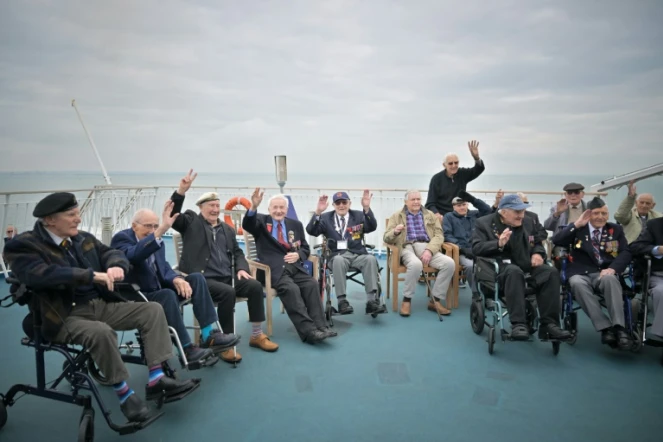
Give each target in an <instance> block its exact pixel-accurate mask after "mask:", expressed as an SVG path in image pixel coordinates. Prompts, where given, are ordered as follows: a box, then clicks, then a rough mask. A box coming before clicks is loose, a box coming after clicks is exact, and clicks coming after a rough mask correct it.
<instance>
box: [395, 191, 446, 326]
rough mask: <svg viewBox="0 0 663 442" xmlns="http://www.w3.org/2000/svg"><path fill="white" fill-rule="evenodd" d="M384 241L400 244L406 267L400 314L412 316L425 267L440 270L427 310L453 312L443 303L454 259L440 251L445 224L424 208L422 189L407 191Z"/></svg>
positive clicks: (399, 247) (443, 312)
mask: <svg viewBox="0 0 663 442" xmlns="http://www.w3.org/2000/svg"><path fill="white" fill-rule="evenodd" d="M384 242H385V243H387V244H393V245H395V246H397V247H398V250H399V253H400V256H401V261H402V262H403V264H404V265H405V267H406V268H407V271H406V272H405V283H404V284H403V302H402V303H401V309H400V315H401V316H405V317H407V316H410V312H411V302H410V301H411V300H412V297H413V296H414V290H415V287H416V284H417V280H418V279H419V275H420V274H421V271H422V270H423V268H424V266H430V267H433V268H435V269H437V270H438V274H437V279H436V280H435V285H434V286H433V298H432V299H431V300H430V302H429V303H428V310H430V311H433V312H437V313H438V314H440V315H449V314H451V311H450V310H449V309H447V308H446V307H444V306H443V305H442V302H444V301H445V300H446V297H447V290H449V284H450V283H451V279H452V278H453V274H454V271H455V270H456V265H455V263H454V261H453V259H451V258H450V257H448V256H446V255H443V254H442V253H440V250H441V249H442V243H443V242H444V234H443V233H442V226H441V225H440V221H439V220H438V218H436V217H435V214H434V213H433V212H431V211H430V210H427V209H424V208H423V207H421V193H419V191H417V190H408V191H407V192H406V193H405V206H404V207H403V209H401V210H399V211H398V212H396V213H394V214H393V215H391V217H390V218H389V222H388V223H387V230H386V231H385V232H384Z"/></svg>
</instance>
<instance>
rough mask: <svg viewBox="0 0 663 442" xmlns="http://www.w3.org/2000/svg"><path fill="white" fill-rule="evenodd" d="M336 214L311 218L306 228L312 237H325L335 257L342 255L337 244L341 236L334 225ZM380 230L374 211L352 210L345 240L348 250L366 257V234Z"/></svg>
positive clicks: (324, 214) (330, 213)
mask: <svg viewBox="0 0 663 442" xmlns="http://www.w3.org/2000/svg"><path fill="white" fill-rule="evenodd" d="M335 214H336V212H334V211H331V212H326V213H323V214H321V215H320V218H318V217H317V216H316V215H315V214H314V215H313V217H311V221H309V223H308V225H307V226H306V232H308V234H309V235H312V236H319V235H324V236H325V237H326V238H327V241H328V244H329V248H330V249H331V250H332V253H333V254H334V255H336V254H338V253H341V252H339V250H337V248H336V245H337V242H338V241H340V240H342V239H343V238H341V235H339V233H338V231H336V225H335V223H334V215H335ZM377 228H378V223H377V221H376V219H375V215H373V211H372V210H370V209H369V211H368V213H364V211H363V210H350V211H349V212H348V225H347V226H345V232H344V234H345V238H346V240H347V241H348V248H347V250H349V251H350V252H353V253H356V254H358V255H366V254H367V253H368V252H367V251H366V247H364V243H363V239H364V234H365V233H371V232H374V231H375V230H376V229H377Z"/></svg>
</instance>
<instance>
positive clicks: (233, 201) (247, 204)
mask: <svg viewBox="0 0 663 442" xmlns="http://www.w3.org/2000/svg"><path fill="white" fill-rule="evenodd" d="M238 205H241V206H243V207H244V208H245V209H246V210H250V209H251V201H249V200H247V199H246V198H243V197H241V196H234V197H232V198H230V199H229V200H228V202H227V203H226V207H225V210H233V209H234V208H235V207H236V206H238ZM223 220H224V221H225V223H226V224H228V225H229V226H230V227H232V228H233V229H234V228H235V225H234V224H233V220H232V217H231V216H230V215H229V214H226V215H225V216H224V217H223ZM243 233H244V231H243V230H242V226H238V227H237V234H238V235H242V234H243Z"/></svg>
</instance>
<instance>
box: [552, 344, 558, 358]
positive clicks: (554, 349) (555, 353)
mask: <svg viewBox="0 0 663 442" xmlns="http://www.w3.org/2000/svg"><path fill="white" fill-rule="evenodd" d="M552 346H553V354H554V355H555V356H557V354H558V353H559V341H555V342H553V343H552Z"/></svg>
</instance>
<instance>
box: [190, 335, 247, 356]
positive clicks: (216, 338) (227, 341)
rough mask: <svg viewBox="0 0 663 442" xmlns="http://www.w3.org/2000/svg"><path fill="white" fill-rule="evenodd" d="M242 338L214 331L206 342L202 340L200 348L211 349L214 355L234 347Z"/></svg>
mask: <svg viewBox="0 0 663 442" xmlns="http://www.w3.org/2000/svg"><path fill="white" fill-rule="evenodd" d="M240 338H241V336H239V335H235V334H232V333H221V332H220V331H219V330H212V333H210V335H209V336H208V337H207V339H205V340H204V341H203V340H202V338H201V340H200V341H201V342H200V346H201V347H202V348H209V349H211V350H212V353H218V352H220V351H223V350H227V349H229V348H231V347H234V346H235V345H237V343H238V342H239V340H240Z"/></svg>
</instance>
